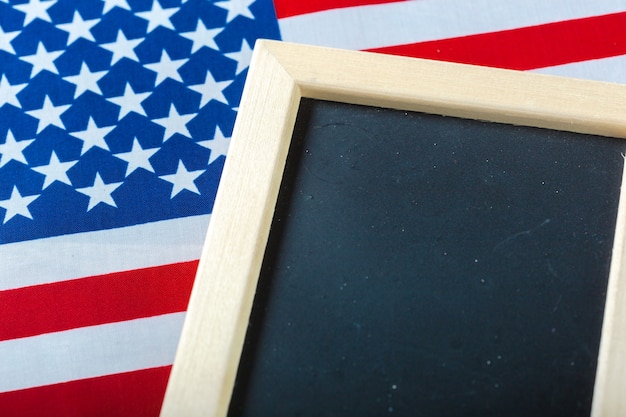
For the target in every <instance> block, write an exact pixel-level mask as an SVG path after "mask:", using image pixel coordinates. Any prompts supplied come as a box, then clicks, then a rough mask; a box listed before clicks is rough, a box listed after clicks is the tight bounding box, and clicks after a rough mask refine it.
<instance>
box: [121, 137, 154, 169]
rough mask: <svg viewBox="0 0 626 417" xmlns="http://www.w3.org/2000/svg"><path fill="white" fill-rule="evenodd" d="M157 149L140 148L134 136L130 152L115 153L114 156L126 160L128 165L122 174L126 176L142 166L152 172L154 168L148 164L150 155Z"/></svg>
mask: <svg viewBox="0 0 626 417" xmlns="http://www.w3.org/2000/svg"><path fill="white" fill-rule="evenodd" d="M158 150H159V148H152V149H144V148H142V147H141V145H140V144H139V141H137V138H135V139H134V140H133V148H132V149H131V150H130V152H122V153H116V154H115V156H117V157H118V158H120V159H122V160H124V161H126V162H128V166H127V167H126V175H125V176H124V177H128V176H129V175H130V174H132V173H133V172H134V171H135V170H137V169H139V168H143V169H145V170H146V171H150V172H154V168H152V164H150V157H151V156H152V155H154V154H155V153H156V152H157V151H158Z"/></svg>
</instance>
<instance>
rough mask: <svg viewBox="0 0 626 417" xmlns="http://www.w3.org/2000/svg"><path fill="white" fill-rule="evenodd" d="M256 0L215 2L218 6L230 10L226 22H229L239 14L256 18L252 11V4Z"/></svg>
mask: <svg viewBox="0 0 626 417" xmlns="http://www.w3.org/2000/svg"><path fill="white" fill-rule="evenodd" d="M255 1H256V0H230V1H218V2H216V3H215V5H216V6H217V7H221V8H222V9H226V10H228V16H226V23H229V22H230V21H232V20H233V19H234V18H236V17H237V16H244V17H249V18H250V19H252V20H254V15H253V14H252V12H251V11H250V5H251V4H252V3H254V2H255Z"/></svg>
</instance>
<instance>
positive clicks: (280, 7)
mask: <svg viewBox="0 0 626 417" xmlns="http://www.w3.org/2000/svg"><path fill="white" fill-rule="evenodd" d="M399 1H404V0H314V1H306V0H299V1H298V0H295V1H294V0H274V7H275V8H276V16H277V17H278V18H279V19H282V18H285V17H290V16H297V15H301V14H307V13H315V12H323V11H325V10H330V9H342V8H344V7H355V6H367V5H370V4H382V3H398V2H399Z"/></svg>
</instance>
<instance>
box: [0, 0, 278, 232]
mask: <svg viewBox="0 0 626 417" xmlns="http://www.w3.org/2000/svg"><path fill="white" fill-rule="evenodd" d="M278 37H279V32H278V25H277V22H276V17H275V15H274V9H273V5H272V2H271V0H256V1H254V0H231V1H223V0H222V1H214V2H213V1H209V0H182V2H181V0H46V1H42V0H31V1H29V2H24V1H20V0H9V2H8V3H7V0H0V243H7V242H15V241H21V240H30V239H37V238H41V237H47V236H55V235H62V234H68V233H77V232H83V231H93V230H101V229H110V228H115V227H123V226H128V225H134V224H140V223H146V222H150V221H157V220H165V219H172V218H178V217H184V216H190V215H196V214H206V213H210V212H211V210H212V207H213V201H214V198H215V193H216V190H217V185H218V182H219V179H220V175H221V172H222V168H223V165H224V160H225V155H226V152H227V149H228V144H229V139H230V135H231V133H232V128H233V124H234V120H235V116H236V111H237V107H238V106H239V100H240V97H241V92H242V89H243V84H244V81H245V77H246V74H247V67H248V64H249V61H250V56H251V48H252V47H253V45H254V42H255V40H256V39H257V38H270V39H278Z"/></svg>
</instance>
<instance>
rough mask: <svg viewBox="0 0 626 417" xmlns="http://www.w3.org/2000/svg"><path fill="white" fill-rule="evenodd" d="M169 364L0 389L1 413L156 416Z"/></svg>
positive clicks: (10, 416)
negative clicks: (73, 379)
mask: <svg viewBox="0 0 626 417" xmlns="http://www.w3.org/2000/svg"><path fill="white" fill-rule="evenodd" d="M170 370H171V366H164V367H159V368H152V369H144V370H141V371H135V372H127V373H122V374H115V375H107V376H103V377H98V378H90V379H82V380H78V381H71V382H65V383H62V384H55V385H46V386H43V387H37V388H29V389H24V390H19V391H11V392H5V393H0V410H1V411H0V414H1V415H2V416H3V417H39V416H50V417H57V416H58V417H61V416H62V417H85V416H89V417H157V416H158V415H159V411H160V408H161V403H162V402H163V396H164V394H165V388H166V386H167V380H168V378H169V374H170Z"/></svg>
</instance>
